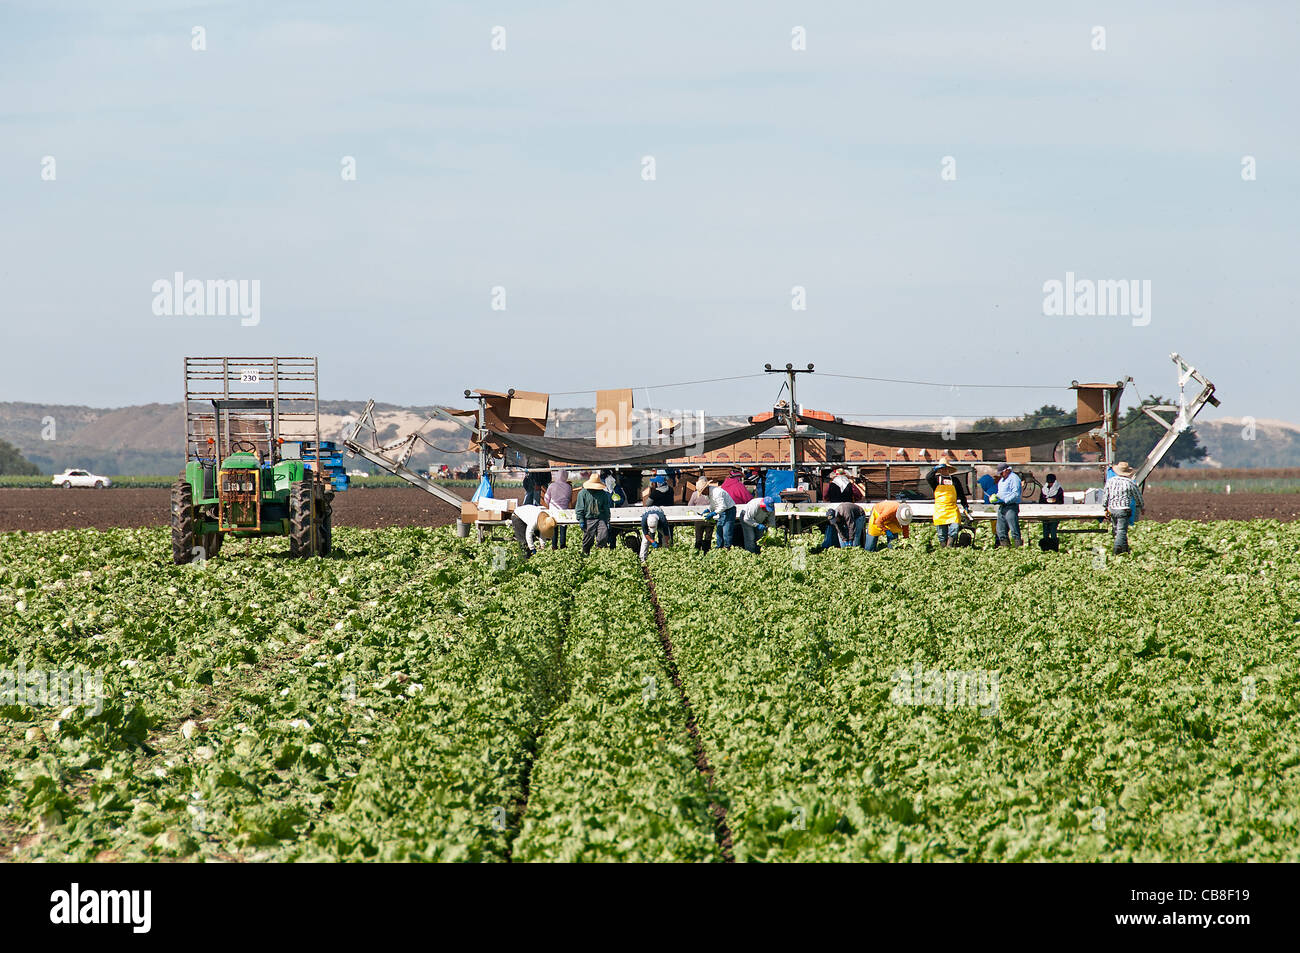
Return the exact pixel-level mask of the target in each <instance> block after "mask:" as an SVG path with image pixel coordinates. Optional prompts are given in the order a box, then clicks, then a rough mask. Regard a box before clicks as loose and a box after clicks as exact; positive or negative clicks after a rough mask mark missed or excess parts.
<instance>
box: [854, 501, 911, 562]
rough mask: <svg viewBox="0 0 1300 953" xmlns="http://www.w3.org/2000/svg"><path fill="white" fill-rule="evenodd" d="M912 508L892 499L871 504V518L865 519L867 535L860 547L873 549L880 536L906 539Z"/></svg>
mask: <svg viewBox="0 0 1300 953" xmlns="http://www.w3.org/2000/svg"><path fill="white" fill-rule="evenodd" d="M911 523H912V508H911V507H910V506H908V505H907V504H906V503H897V502H895V501H894V500H882V501H881V502H879V503H872V504H871V518H870V519H869V520H867V535H866V538H865V539H863V540H862V548H863V549H865V550H866V551H867V552H871V551H873V550H874V549H875V548H876V547H877V546H879V545H880V540H881V538H882V537H883V538H885V539H886V541H887V542H893V540H894V537H895V536H902V537H903V538H904V539H907V537H908V536H909V535H911V529H910V526H911Z"/></svg>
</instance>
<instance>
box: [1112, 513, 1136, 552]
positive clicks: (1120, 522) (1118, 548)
mask: <svg viewBox="0 0 1300 953" xmlns="http://www.w3.org/2000/svg"><path fill="white" fill-rule="evenodd" d="M1132 518H1133V514H1132V513H1131V512H1129V511H1128V510H1111V511H1110V525H1111V527H1112V529H1113V530H1114V532H1115V555H1116V556H1118V555H1119V554H1120V553H1122V552H1125V551H1126V550H1127V549H1128V524H1129V521H1130V520H1131V519H1132Z"/></svg>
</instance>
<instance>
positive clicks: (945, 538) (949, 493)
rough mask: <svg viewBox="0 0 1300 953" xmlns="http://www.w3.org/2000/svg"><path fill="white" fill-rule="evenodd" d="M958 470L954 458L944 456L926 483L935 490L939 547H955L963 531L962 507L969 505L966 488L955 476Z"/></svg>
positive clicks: (935, 513) (940, 458)
mask: <svg viewBox="0 0 1300 953" xmlns="http://www.w3.org/2000/svg"><path fill="white" fill-rule="evenodd" d="M956 472H957V468H956V467H955V466H954V465H953V459H952V457H950V456H948V454H946V453H945V454H943V455H942V456H941V457H939V463H938V464H937V465H936V466H935V468H934V469H933V470H931V471H930V474H929V476H927V477H926V478H925V482H926V483H928V484H930V489H932V490H934V528H935V530H936V531H937V532H938V534H939V545H940V546H948V547H955V546H956V545H957V533H958V531H959V530H960V529H961V507H964V506H966V505H967V502H966V488H965V487H964V486H962V484H961V481H960V480H958V479H957V478H956V477H955V476H953V474H955V473H956Z"/></svg>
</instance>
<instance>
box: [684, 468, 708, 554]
mask: <svg viewBox="0 0 1300 953" xmlns="http://www.w3.org/2000/svg"><path fill="white" fill-rule="evenodd" d="M687 505H688V506H690V507H692V508H694V507H700V508H703V509H706V510H707V509H708V508H709V494H708V493H706V492H705V491H703V490H701V489H700V488H699V484H696V489H695V492H694V493H692V494H691V501H690V503H689V504H687ZM712 545H713V527H712V526H710V525H709V523H708V520H696V521H695V548H696V549H697V550H698V551H700V552H702V553H707V552H708V551H709V547H710V546H712Z"/></svg>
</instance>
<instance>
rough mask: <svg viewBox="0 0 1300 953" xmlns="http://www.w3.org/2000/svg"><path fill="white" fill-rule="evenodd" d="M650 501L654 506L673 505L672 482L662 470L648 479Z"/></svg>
mask: <svg viewBox="0 0 1300 953" xmlns="http://www.w3.org/2000/svg"><path fill="white" fill-rule="evenodd" d="M650 502H651V503H652V504H653V505H655V506H672V505H673V484H672V482H671V481H670V480H669V478H668V475H667V474H666V473H664V472H663V471H662V470H661V471H659V472H658V473H656V474H655V475H654V477H653V478H652V479H651V480H650Z"/></svg>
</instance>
